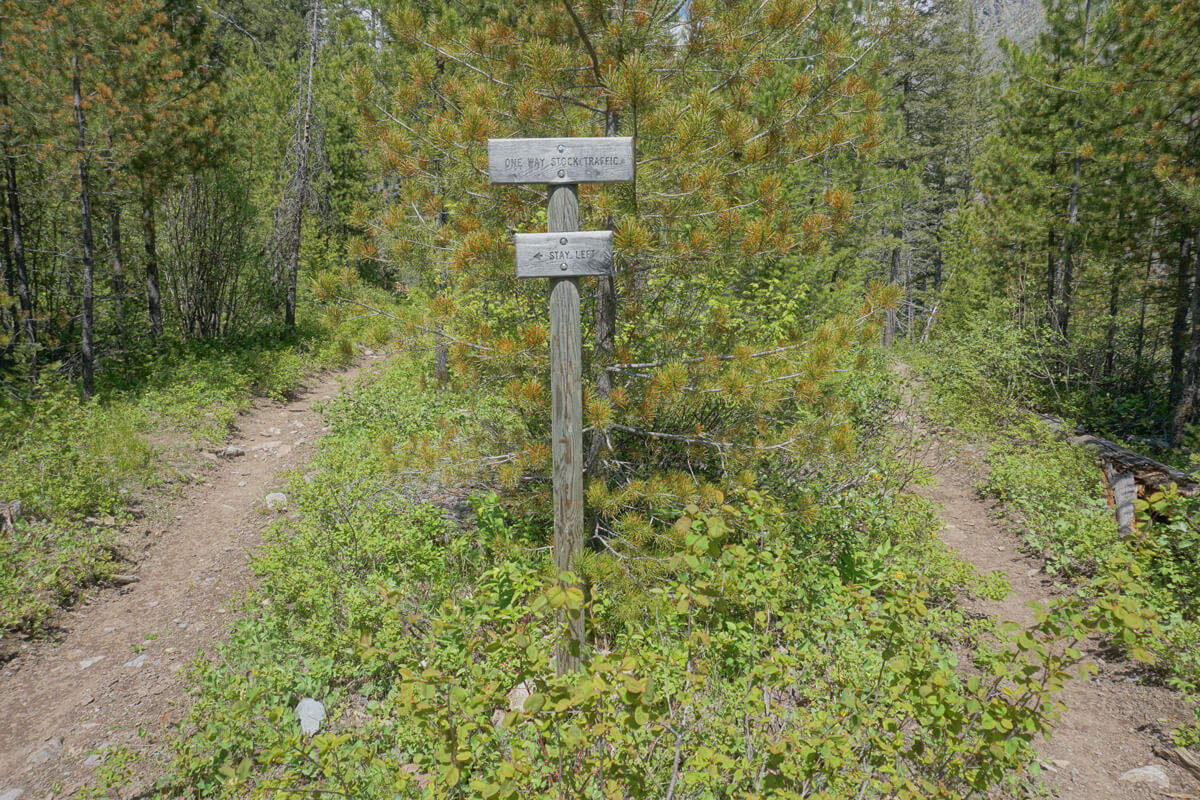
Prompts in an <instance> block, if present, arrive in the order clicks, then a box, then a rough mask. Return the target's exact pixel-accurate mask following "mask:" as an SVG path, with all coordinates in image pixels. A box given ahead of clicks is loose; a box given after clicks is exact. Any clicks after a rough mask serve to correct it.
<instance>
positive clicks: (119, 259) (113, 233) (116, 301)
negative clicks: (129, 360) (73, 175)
mask: <svg viewBox="0 0 1200 800" xmlns="http://www.w3.org/2000/svg"><path fill="white" fill-rule="evenodd" d="M110 202H111V205H110V206H109V208H108V265H109V269H110V270H111V271H112V296H113V316H114V317H115V318H116V322H117V342H118V344H119V346H120V348H121V350H122V351H123V350H124V349H125V264H124V259H123V256H122V253H121V202H120V201H119V200H118V199H117V198H116V197H115V196H114V197H113V198H112V200H111V201H110Z"/></svg>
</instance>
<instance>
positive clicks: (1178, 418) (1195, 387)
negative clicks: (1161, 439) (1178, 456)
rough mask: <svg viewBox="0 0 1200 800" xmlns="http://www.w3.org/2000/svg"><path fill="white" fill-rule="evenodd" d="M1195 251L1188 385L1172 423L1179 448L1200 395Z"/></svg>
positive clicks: (1199, 252)
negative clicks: (1184, 430)
mask: <svg viewBox="0 0 1200 800" xmlns="http://www.w3.org/2000/svg"><path fill="white" fill-rule="evenodd" d="M1193 241H1194V243H1200V231H1197V234H1196V238H1195V240H1193ZM1195 251H1196V252H1195V253H1194V254H1193V260H1194V264H1193V265H1192V303H1191V306H1192V309H1191V311H1192V330H1191V341H1190V346H1189V348H1188V363H1187V386H1186V387H1185V388H1184V391H1183V392H1182V393H1181V394H1180V397H1179V403H1178V405H1176V407H1175V417H1174V419H1173V420H1172V424H1171V446H1172V447H1174V448H1177V449H1178V448H1179V447H1180V446H1181V445H1182V444H1183V429H1184V426H1186V425H1187V424H1188V422H1190V421H1191V418H1192V411H1193V410H1194V409H1195V407H1196V401H1197V399H1198V395H1200V246H1195Z"/></svg>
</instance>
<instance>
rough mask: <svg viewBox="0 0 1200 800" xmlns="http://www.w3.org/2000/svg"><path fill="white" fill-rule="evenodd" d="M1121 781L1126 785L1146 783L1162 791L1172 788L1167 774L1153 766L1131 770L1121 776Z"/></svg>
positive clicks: (1148, 765)
mask: <svg viewBox="0 0 1200 800" xmlns="http://www.w3.org/2000/svg"><path fill="white" fill-rule="evenodd" d="M1121 780H1122V781H1124V782H1125V783H1146V784H1149V785H1151V786H1157V787H1158V788H1160V789H1170V788H1171V780H1170V778H1168V777H1167V773H1165V772H1163V771H1162V769H1161V768H1160V767H1156V766H1154V765H1153V764H1147V765H1146V766H1144V767H1138V768H1137V769H1131V770H1129V771H1128V772H1126V773H1125V774H1124V775H1122V776H1121Z"/></svg>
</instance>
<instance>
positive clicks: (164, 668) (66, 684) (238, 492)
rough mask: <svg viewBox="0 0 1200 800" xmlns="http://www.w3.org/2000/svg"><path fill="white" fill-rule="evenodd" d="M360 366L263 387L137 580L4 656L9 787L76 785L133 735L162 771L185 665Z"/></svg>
mask: <svg viewBox="0 0 1200 800" xmlns="http://www.w3.org/2000/svg"><path fill="white" fill-rule="evenodd" d="M362 369H363V367H362V366H359V367H355V368H353V369H350V370H347V371H345V372H340V373H332V374H328V375H324V376H317V377H313V378H310V379H309V380H308V382H307V386H306V388H305V389H302V390H301V391H300V392H299V394H298V396H297V397H296V399H294V400H293V401H292V402H289V403H276V402H271V401H267V400H256V401H255V402H254V403H253V404H252V405H251V407H250V409H249V410H248V411H247V412H246V413H245V414H244V415H242V416H241V417H240V418H239V420H238V423H237V430H236V431H235V432H234V434H233V436H232V437H231V439H230V441H229V444H230V445H231V446H232V447H233V448H237V449H240V450H241V451H243V454H240V455H239V454H237V449H234V450H230V451H229V453H230V455H229V456H225V455H221V456H220V457H217V458H216V459H215V463H213V458H214V456H213V455H208V456H207V460H209V462H210V464H209V466H208V467H207V468H206V469H199V470H198V477H199V481H197V482H196V483H193V484H190V485H188V486H187V488H185V489H184V490H183V491H182V492H181V493H180V495H179V497H177V498H175V499H174V500H172V501H170V503H169V509H168V510H169V515H168V516H167V517H166V518H165V519H164V520H163V525H162V526H161V529H160V530H158V531H154V530H152V529H151V528H150V527H149V526H145V525H143V527H144V528H145V531H144V533H145V534H146V537H145V538H146V545H145V547H146V549H145V550H144V552H142V553H141V554H140V555H139V557H138V558H137V565H136V567H131V568H130V570H132V571H133V574H134V575H135V576H136V578H137V581H136V582H135V583H131V584H129V585H127V586H124V587H122V588H119V589H115V588H110V589H104V590H94V591H93V592H90V593H89V596H88V597H87V598H86V600H85V601H84V602H83V603H81V604H80V606H79V608H78V610H76V611H73V612H71V613H69V614H67V615H66V616H65V622H64V631H63V634H62V635H61V636H59V637H58V638H57V640H56V641H53V642H41V643H31V644H28V645H27V646H25V647H24V648H23V649H22V650H21V652H20V654H19V655H18V656H17V657H15V658H13V659H12V660H10V661H9V662H8V663H7V664H3V665H0V800H17V798H21V799H22V800H34V798H38V799H39V800H40V798H49V797H68V796H70V795H71V794H73V793H74V792H75V791H76V790H77V789H78V788H79V787H80V786H82V785H84V784H86V783H87V782H88V781H89V780H90V779H91V778H92V777H93V775H94V773H95V770H96V767H97V766H98V764H99V763H100V762H101V761H102V759H103V756H102V755H99V754H101V753H103V752H104V751H106V750H110V749H113V748H119V747H122V746H125V747H128V748H129V749H130V750H131V751H134V752H139V753H140V754H141V755H142V757H143V758H142V762H141V765H140V767H139V769H138V772H139V773H146V772H147V771H150V772H155V771H158V769H156V762H159V761H160V760H161V759H165V758H167V757H168V754H167V753H165V745H166V743H167V742H168V741H169V740H170V736H169V734H170V732H171V730H172V728H171V726H172V725H173V724H174V723H178V722H179V721H180V719H181V718H182V716H183V715H184V714H186V713H187V708H188V699H187V697H186V695H185V687H184V684H183V681H182V679H181V677H180V671H181V670H182V667H183V665H184V663H185V662H186V661H188V660H189V659H191V658H193V657H194V656H195V655H196V654H197V652H199V651H202V650H205V651H207V650H211V646H212V645H213V643H214V642H216V641H217V640H219V639H220V638H221V637H222V636H223V635H224V634H225V632H226V629H227V627H228V623H229V621H230V620H232V619H233V617H234V612H235V611H236V605H235V604H236V603H237V602H238V596H239V595H241V594H242V593H243V592H245V591H246V590H247V589H248V588H249V587H250V586H251V583H252V576H251V573H250V569H249V565H248V560H249V559H248V551H250V550H251V549H252V548H253V547H254V546H255V545H256V544H257V543H258V542H259V535H260V532H261V531H262V529H263V528H265V527H266V525H267V524H268V523H269V522H270V520H271V519H272V518H273V517H274V516H275V514H276V513H280V512H273V511H268V510H267V508H266V503H265V498H266V496H267V495H268V494H269V493H271V492H276V491H280V489H281V487H282V486H283V483H284V479H283V477H282V473H284V472H287V471H288V470H291V469H296V468H298V467H301V466H303V465H304V464H305V463H306V462H307V461H308V459H309V458H310V456H311V454H312V452H313V446H314V445H315V444H316V442H317V440H318V439H320V437H321V436H322V435H324V433H326V430H325V428H324V427H323V424H322V422H321V419H320V417H319V416H318V415H317V413H316V412H315V411H314V410H313V408H312V406H313V404H314V403H316V402H318V401H320V400H324V399H327V398H329V397H330V396H332V394H334V393H335V392H337V391H338V389H339V388H340V387H341V386H342V385H346V384H349V383H351V382H352V381H353V380H354V379H355V378H356V377H357V375H358V374H359V372H360V371H361V370H362ZM130 570H123V571H130ZM139 728H140V729H141V730H142V731H143V733H144V735H142V736H139V734H138V730H139ZM146 756H149V758H147V757H146ZM148 777H149V775H145V774H144V775H143V778H148Z"/></svg>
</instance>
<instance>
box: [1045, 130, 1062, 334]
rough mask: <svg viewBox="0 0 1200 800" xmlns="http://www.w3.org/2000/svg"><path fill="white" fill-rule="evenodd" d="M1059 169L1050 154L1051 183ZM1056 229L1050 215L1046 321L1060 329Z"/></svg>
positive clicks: (1047, 241)
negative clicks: (1057, 311)
mask: <svg viewBox="0 0 1200 800" xmlns="http://www.w3.org/2000/svg"><path fill="white" fill-rule="evenodd" d="M1057 170H1058V158H1057V154H1055V153H1051V154H1050V184H1051V186H1053V185H1054V173H1055V172H1056V171H1057ZM1050 208H1054V196H1053V191H1052V192H1051V197H1050ZM1056 239H1057V237H1056V236H1055V230H1054V215H1053V214H1051V215H1050V224H1049V226H1048V228H1047V231H1046V321H1047V322H1049V323H1050V328H1051V329H1052V330H1054V331H1056V332H1059V331H1058V314H1057V313H1055V311H1056V309H1057V308H1058V285H1059V277H1058V247H1057V245H1056Z"/></svg>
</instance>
